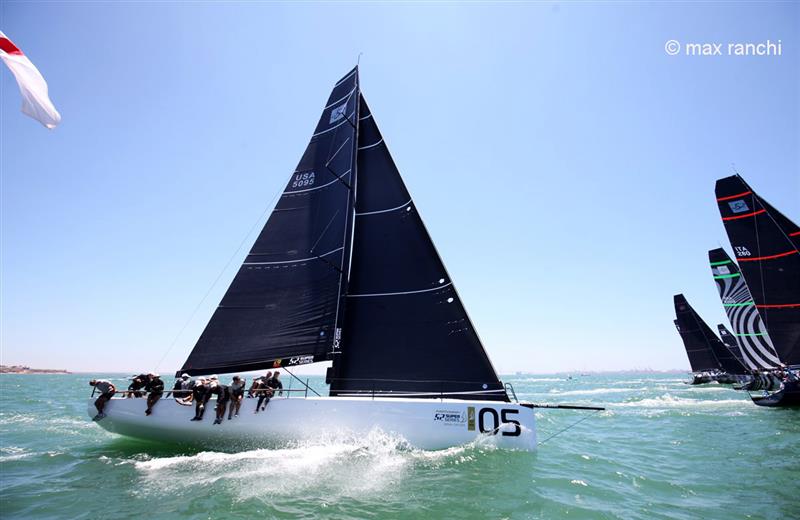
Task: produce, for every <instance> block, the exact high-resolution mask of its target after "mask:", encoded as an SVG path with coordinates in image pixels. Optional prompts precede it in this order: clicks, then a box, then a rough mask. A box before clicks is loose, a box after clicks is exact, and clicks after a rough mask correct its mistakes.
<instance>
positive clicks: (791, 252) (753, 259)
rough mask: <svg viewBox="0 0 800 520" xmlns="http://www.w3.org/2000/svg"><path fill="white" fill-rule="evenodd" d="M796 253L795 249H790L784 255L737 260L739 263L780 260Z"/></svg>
mask: <svg viewBox="0 0 800 520" xmlns="http://www.w3.org/2000/svg"><path fill="white" fill-rule="evenodd" d="M795 253H797V250H796V249H792V250H791V251H786V252H785V253H778V254H777V255H769V256H754V257H752V258H737V259H736V260H738V261H739V262H755V261H757V260H772V259H773V258H780V257H782V256H789V255H793V254H795Z"/></svg>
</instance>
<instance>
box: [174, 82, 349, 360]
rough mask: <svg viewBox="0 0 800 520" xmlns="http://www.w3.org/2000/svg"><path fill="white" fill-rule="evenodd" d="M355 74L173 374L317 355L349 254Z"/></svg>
mask: <svg viewBox="0 0 800 520" xmlns="http://www.w3.org/2000/svg"><path fill="white" fill-rule="evenodd" d="M357 109H358V74H357V70H356V69H353V71H351V72H350V73H349V74H347V75H346V76H345V77H344V78H342V80H341V81H339V82H338V83H337V84H336V86H335V87H334V89H333V92H331V95H330V97H329V98H328V102H327V103H326V106H325V108H324V109H323V111H322V116H321V117H320V120H319V123H318V124H317V126H316V129H315V130H314V134H313V135H312V137H311V141H310V143H309V144H308V147H307V148H306V150H305V153H304V154H303V156H302V158H301V159H300V163H299V164H298V165H297V168H296V170H295V172H294V173H292V176H291V178H290V179H289V182H288V184H287V185H286V188H285V190H284V192H283V194H282V195H281V197H280V199H279V201H278V202H277V204H276V206H275V209H274V211H273V212H272V214H271V215H270V217H269V219H268V220H267V223H266V225H265V226H264V228H263V230H262V231H261V234H260V235H259V236H258V238H257V239H256V241H255V243H254V244H253V247H252V248H251V250H250V253H249V254H248V255H247V257H246V259H245V261H244V263H243V264H242V266H241V267H240V268H239V271H238V272H237V274H236V276H235V278H234V279H233V282H232V283H231V285H230V287H229V288H228V291H227V292H226V293H225V296H223V298H222V301H221V302H220V304H219V307H217V309H216V311H215V312H214V314H213V316H212V317H211V320H210V321H209V322H208V325H207V326H206V328H205V330H204V331H203V333H202V335H201V336H200V338H199V339H198V341H197V344H196V345H195V347H194V349H193V350H192V352H191V354H190V355H189V358H188V359H187V360H186V363H185V364H184V366H183V368H182V369H181V371H182V372H188V373H189V374H193V375H194V374H208V373H213V372H222V373H224V372H235V371H242V370H256V369H260V368H263V367H270V366H280V365H287V364H300V363H307V362H312V361H322V360H324V359H326V358H328V357H329V354H330V352H331V351H332V350H333V344H334V337H335V334H336V328H337V326H336V324H337V320H338V318H339V317H340V313H341V309H340V303H341V295H342V293H343V288H344V284H345V282H346V280H345V276H344V274H343V273H345V272H346V270H347V261H348V259H349V252H348V249H349V238H350V237H349V232H348V231H349V226H350V225H351V218H352V217H351V214H352V191H351V189H350V188H351V185H352V184H353V179H354V178H355V171H354V170H355V154H356V144H357V143H356V125H357V123H356V118H357Z"/></svg>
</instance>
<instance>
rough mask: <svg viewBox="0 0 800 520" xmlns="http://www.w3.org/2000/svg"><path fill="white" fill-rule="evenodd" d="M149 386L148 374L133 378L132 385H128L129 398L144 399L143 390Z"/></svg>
mask: <svg viewBox="0 0 800 520" xmlns="http://www.w3.org/2000/svg"><path fill="white" fill-rule="evenodd" d="M146 384H147V374H139V375H138V376H133V377H132V378H131V384H130V385H128V395H127V397H129V398H130V397H142V392H141V390H142V388H144V386H145V385H146Z"/></svg>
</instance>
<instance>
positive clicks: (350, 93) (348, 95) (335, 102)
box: [323, 87, 356, 110]
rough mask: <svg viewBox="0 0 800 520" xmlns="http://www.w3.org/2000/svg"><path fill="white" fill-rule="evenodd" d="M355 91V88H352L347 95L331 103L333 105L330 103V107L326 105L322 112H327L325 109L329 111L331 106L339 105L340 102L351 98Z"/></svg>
mask: <svg viewBox="0 0 800 520" xmlns="http://www.w3.org/2000/svg"><path fill="white" fill-rule="evenodd" d="M355 91H356V88H355V87H353V90H351V91H350V92H348V93H347V94H345V95H344V96H342V97H340V98H339V99H337V100H336V101H334V102H333V103H331V104H330V105H327V106H326V107H325V108H324V109H323V110H327V109H329V108H330V107H332V106H333V105H336V104H337V103H341V102H342V101H344V100H345V99H347V98H349V97H350V96H352V95H353V92H355Z"/></svg>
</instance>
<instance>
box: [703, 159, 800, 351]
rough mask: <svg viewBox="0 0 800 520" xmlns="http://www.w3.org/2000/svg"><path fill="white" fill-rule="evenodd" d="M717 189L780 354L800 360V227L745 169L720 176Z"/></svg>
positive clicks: (758, 305)
mask: <svg viewBox="0 0 800 520" xmlns="http://www.w3.org/2000/svg"><path fill="white" fill-rule="evenodd" d="M715 193H716V197H717V205H718V207H719V212H720V216H721V217H722V222H723V224H724V225H725V230H726V231H727V233H728V238H729V239H730V241H731V246H732V247H733V252H734V254H735V256H736V261H737V263H738V264H739V269H740V270H741V274H742V275H743V276H744V279H745V281H746V283H747V288H748V289H749V290H750V293H751V295H752V299H753V303H754V305H755V308H756V309H757V310H758V314H759V315H760V316H761V319H762V320H763V322H764V325H765V327H766V331H767V332H768V333H769V337H770V338H771V339H772V344H773V346H774V347H775V351H776V352H777V355H778V358H779V359H780V362H781V363H784V364H786V365H790V366H792V365H800V247H798V246H799V245H800V244H799V242H800V234H799V233H798V231H800V230H799V229H798V227H797V225H796V224H794V222H792V221H791V220H790V219H789V218H788V217H786V216H785V215H784V214H783V213H781V212H779V211H778V210H776V209H775V208H774V207H773V206H772V205H770V204H769V203H768V202H767V201H765V200H764V199H762V198H761V197H760V196H759V195H758V194H757V193H756V192H755V191H753V189H752V188H751V187H750V186H748V185H747V183H746V182H745V181H744V179H742V177H741V176H739V175H733V176H731V177H726V178H724V179H720V180H718V181H717V184H716V190H715Z"/></svg>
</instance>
